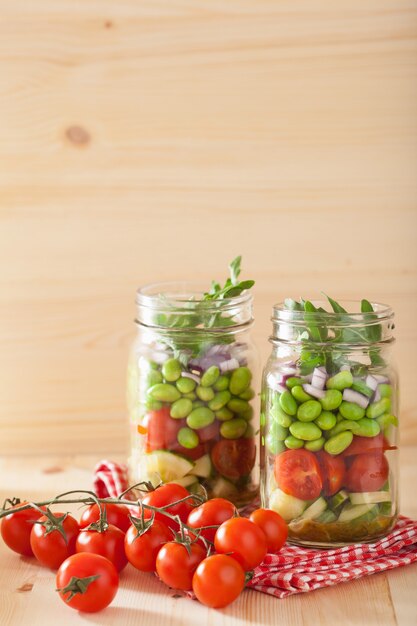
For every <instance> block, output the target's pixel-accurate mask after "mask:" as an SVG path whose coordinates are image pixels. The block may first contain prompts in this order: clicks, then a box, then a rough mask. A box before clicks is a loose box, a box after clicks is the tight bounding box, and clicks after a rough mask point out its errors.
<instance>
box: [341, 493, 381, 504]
mask: <svg viewBox="0 0 417 626" xmlns="http://www.w3.org/2000/svg"><path fill="white" fill-rule="evenodd" d="M349 500H350V501H351V503H352V504H378V503H379V502H391V494H390V492H389V491H368V492H364V493H350V494H349Z"/></svg>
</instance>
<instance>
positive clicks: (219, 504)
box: [187, 498, 236, 542]
mask: <svg viewBox="0 0 417 626" xmlns="http://www.w3.org/2000/svg"><path fill="white" fill-rule="evenodd" d="M235 514H236V507H235V505H234V504H232V503H231V502H229V500H225V499H224V498H212V499H211V500H207V502H203V504H200V506H197V507H196V508H195V509H193V510H192V511H191V512H190V514H189V516H188V519H187V526H191V528H200V527H201V526H220V524H222V523H223V522H225V521H226V520H228V519H230V518H231V517H233V516H234V515H235ZM216 530H217V529H216V528H208V529H207V530H203V531H201V533H200V534H201V535H202V536H203V537H205V539H208V541H211V542H213V541H214V535H215V534H216Z"/></svg>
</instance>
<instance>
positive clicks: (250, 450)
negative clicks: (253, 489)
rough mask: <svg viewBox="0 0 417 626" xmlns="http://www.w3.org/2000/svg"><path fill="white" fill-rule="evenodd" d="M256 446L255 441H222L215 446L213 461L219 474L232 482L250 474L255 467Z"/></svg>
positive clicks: (212, 452) (212, 455) (241, 439)
mask: <svg viewBox="0 0 417 626" xmlns="http://www.w3.org/2000/svg"><path fill="white" fill-rule="evenodd" d="M255 459H256V446H255V441H254V440H253V439H245V438H243V437H242V438H240V439H221V440H220V441H218V442H217V443H215V444H214V446H213V448H212V451H211V460H212V461H213V465H214V467H215V468H216V470H217V471H218V472H219V474H222V475H223V476H225V477H226V478H230V479H231V480H237V479H238V478H240V477H241V476H246V475H247V474H249V473H250V472H251V470H252V468H253V466H254V465H255Z"/></svg>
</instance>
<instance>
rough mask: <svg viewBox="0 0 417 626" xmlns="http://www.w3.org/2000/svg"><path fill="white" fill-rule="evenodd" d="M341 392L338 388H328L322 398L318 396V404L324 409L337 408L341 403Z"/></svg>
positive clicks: (332, 409)
mask: <svg viewBox="0 0 417 626" xmlns="http://www.w3.org/2000/svg"><path fill="white" fill-rule="evenodd" d="M342 398H343V396H342V394H341V392H340V391H339V390H338V389H328V390H327V391H326V392H325V395H324V397H323V398H320V404H321V406H322V407H323V409H324V410H325V411H334V410H335V409H338V408H339V406H340V405H341V403H342Z"/></svg>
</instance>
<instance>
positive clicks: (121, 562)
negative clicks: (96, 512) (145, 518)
mask: <svg viewBox="0 0 417 626" xmlns="http://www.w3.org/2000/svg"><path fill="white" fill-rule="evenodd" d="M75 547H76V552H89V553H90V554H100V556H104V557H105V558H106V559H108V560H109V561H111V562H112V563H113V565H114V566H115V568H116V569H117V571H118V572H120V571H121V570H122V569H123V568H124V567H126V565H127V557H126V554H125V534H124V532H123V531H122V530H120V528H117V527H116V526H113V525H112V524H109V526H108V528H107V529H106V530H103V531H102V532H99V531H98V530H87V529H86V528H84V529H82V530H81V531H80V534H79V535H78V537H77V542H76V546H75Z"/></svg>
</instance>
